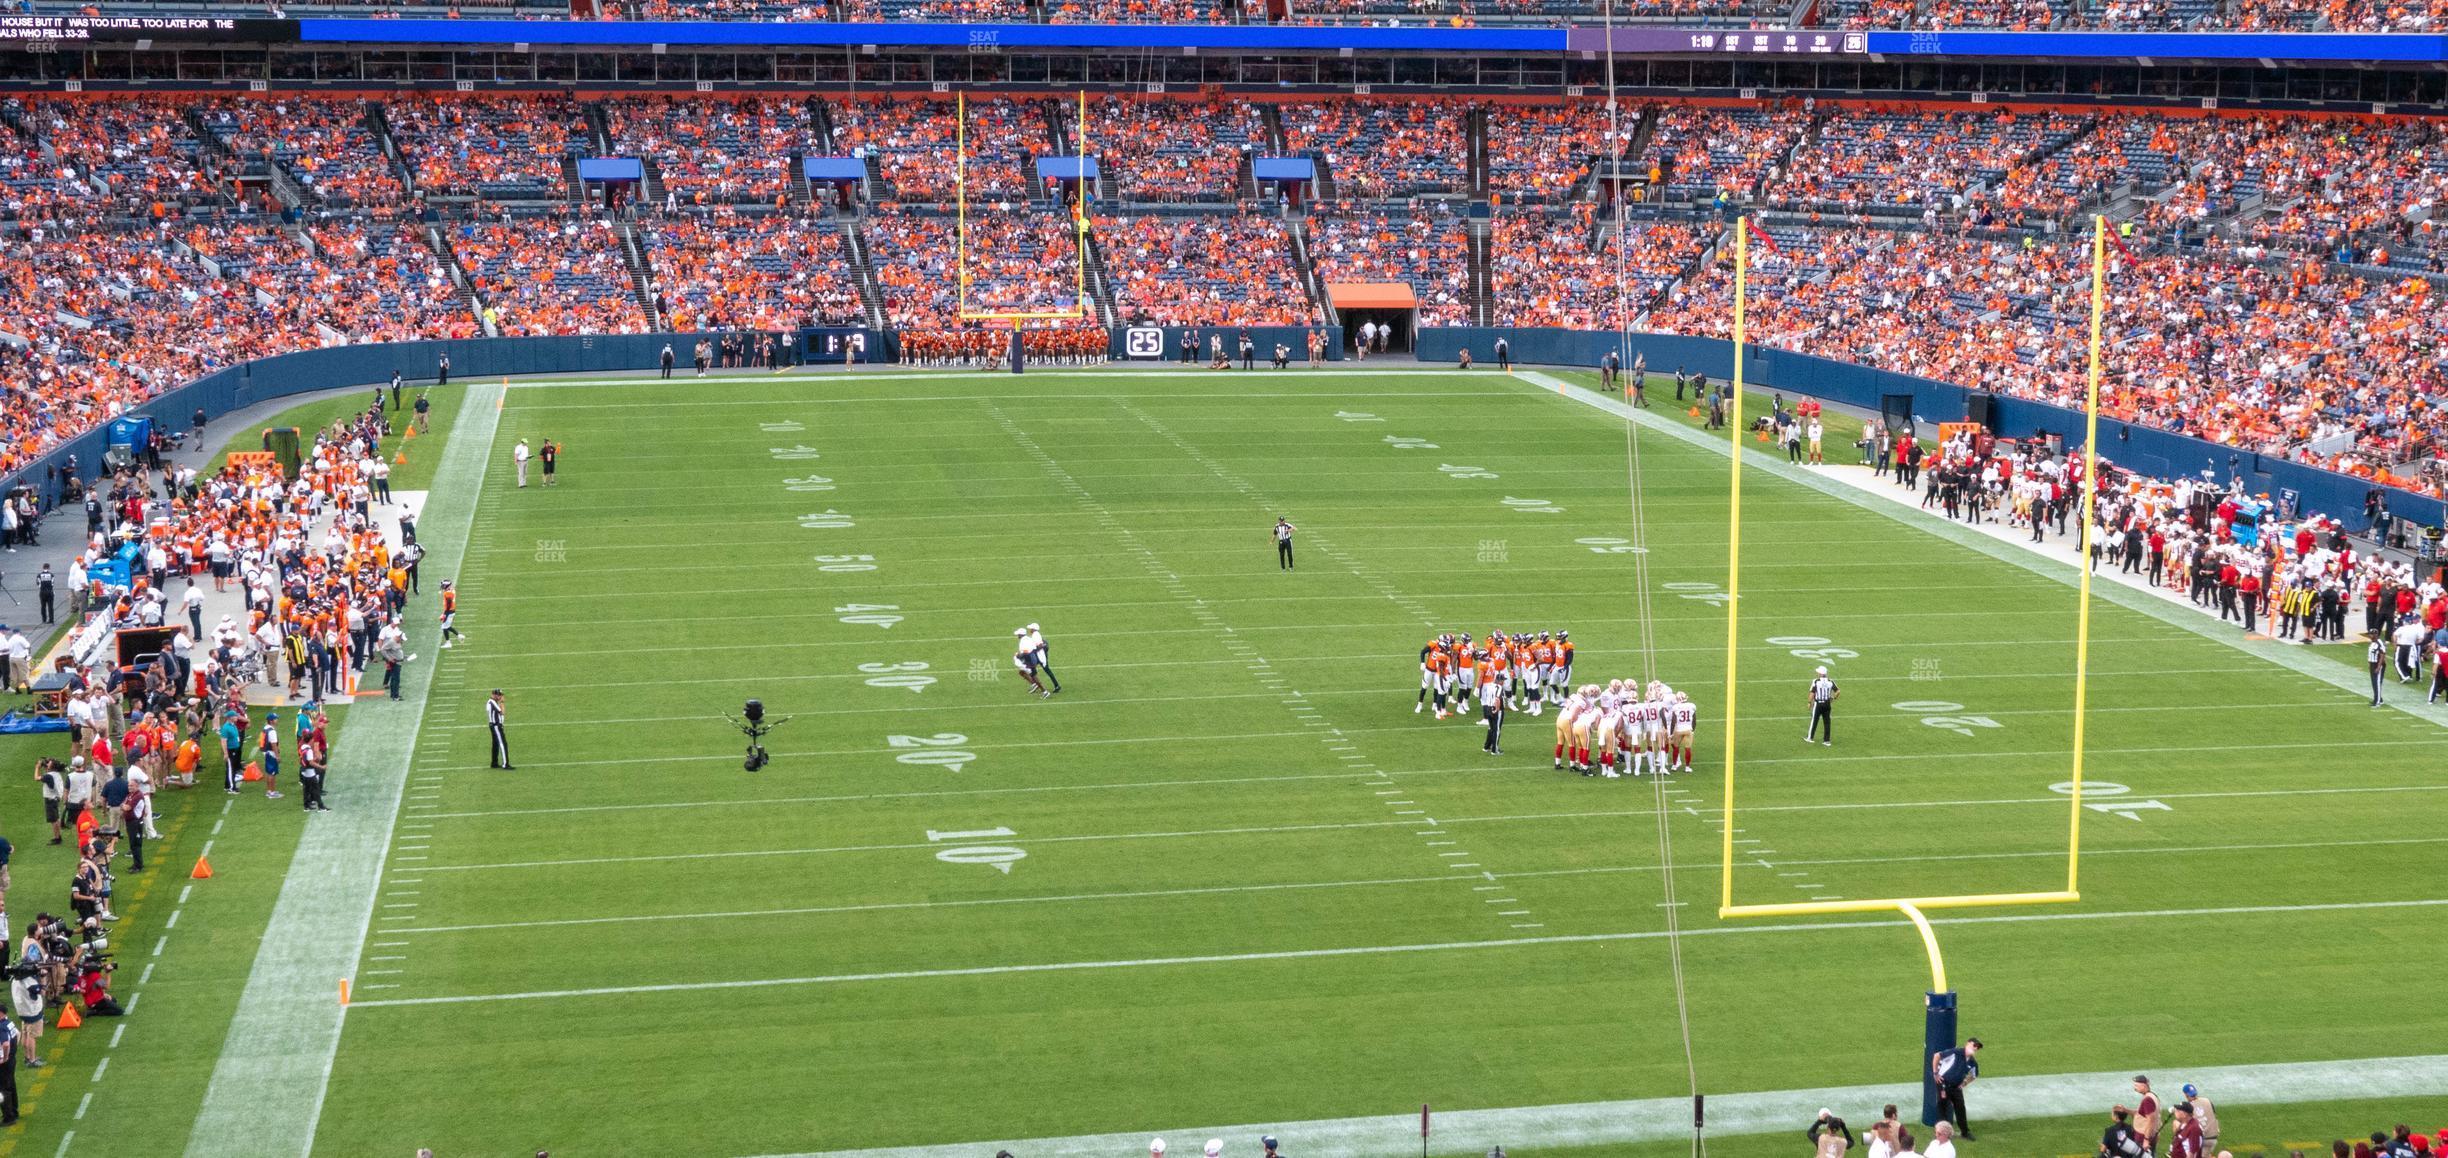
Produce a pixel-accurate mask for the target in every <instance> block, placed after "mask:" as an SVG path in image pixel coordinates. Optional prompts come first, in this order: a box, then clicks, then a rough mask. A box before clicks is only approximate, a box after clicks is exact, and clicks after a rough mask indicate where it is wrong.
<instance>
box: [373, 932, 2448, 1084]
mask: <svg viewBox="0 0 2448 1158" xmlns="http://www.w3.org/2000/svg"><path fill="white" fill-rule="evenodd" d="M2443 906H2448V897H2421V898H2414V899H2409V900H2398V901H2324V902H2316V903H2312V904H2300V905H2227V906H2221V907H2211V908H2198V909H2123V910H2094V911H2071V912H2049V913H2004V914H1999V915H1995V916H1985V917H1947V918H1943V919H1942V918H1938V917H1932V918H1930V919H1929V921H1930V924H1932V925H2000V924H2027V923H2031V922H2036V921H2126V920H2135V921H2162V920H2171V919H2175V918H2180V917H2185V918H2190V917H2234V916H2244V915H2248V914H2260V913H2339V912H2363V911H2372V910H2388V909H2433V908H2440V907H2443ZM1911 926H1912V922H1910V921H1897V920H1884V919H1880V920H1862V921H1818V922H1811V923H1807V924H1795V925H1714V926H1705V927H1701V928H1697V929H1685V930H1683V931H1682V934H1681V935H1682V936H1685V937H1712V938H1714V937H1765V936H1781V935H1784V934H1789V933H1824V932H1831V931H1837V930H1855V929H1884V928H1894V927H1906V928H1909V927H1911ZM1664 936H1666V932H1665V931H1664V930H1662V929H1661V930H1642V931H1635V932H1624V933H1572V934H1558V935H1555V936H1547V937H1503V938H1497V939H1493V940H1484V941H1435V942H1428V943H1424V944H1416V945H1361V946H1345V947H1339V948H1325V949H1277V950H1269V951H1264V952H1254V953H1208V954H1201V955H1196V956H1188V957H1139V958H1126V959H1121V960H1113V961H1050V962H1046V963H1044V964H1038V965H968V966H960V967H956V968H949V969H904V970H896V971H891V972H879V973H834V974H824V975H818V976H809V977H753V978H744V979H739V980H730V981H670V982H663V983H659V984H654V985H606V986H600V987H596V988H590V989H538V990H531V991H528V992H525V993H458V994H446V995H438V996H433V997H385V998H378V999H375V1000H373V1001H360V1002H358V1003H356V1004H355V1005H354V1006H352V1007H351V1008H356V1009H370V1008H377V1007H386V1008H397V1007H402V1006H413V1005H468V1004H474V1003H479V1002H492V1001H532V1000H541V999H546V998H573V997H634V996H639V995H643V994H649V993H696V992H705V991H709V990H731V989H773V988H783V987H796V986H807V985H844V984H853V983H858V982H867V981H924V980H934V979H939V978H946V977H999V976H1008V975H1011V974H1020V973H1069V972H1078V971H1082V970H1109V969H1150V968H1173V967H1181V966H1194V965H1236V964H1245V963H1249V962H1259V961H1302V960H1312V959H1316V958H1321V957H1375V956H1382V955H1387V954H1408V953H1448V952H1460V951H1468V950H1475V949H1518V948H1528V947H1534V946H1541V945H1593V944H1604V943H1608V942H1617V941H1653V940H1657V939H1658V938H1661V937H1664ZM1686 1104H1688V1103H1686Z"/></svg>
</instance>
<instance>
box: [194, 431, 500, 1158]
mask: <svg viewBox="0 0 2448 1158" xmlns="http://www.w3.org/2000/svg"><path fill="white" fill-rule="evenodd" d="M502 396H503V395H502V388H501V387H500V386H499V385H496V384H488V383H484V382H471V383H469V384H468V389H467V393H466V394H465V395H464V396H463V398H462V399H461V402H460V407H459V415H458V419H457V425H456V426H455V428H454V429H453V430H452V431H451V433H450V439H449V443H448V445H447V446H446V447H445V449H444V450H443V452H442V461H441V463H440V465H439V466H438V468H437V469H436V470H435V471H434V482H433V488H432V490H431V492H430V494H431V496H432V498H431V499H429V500H428V502H427V504H426V510H428V511H429V512H434V513H437V514H439V516H440V517H439V518H434V519H430V520H428V521H427V523H426V525H425V526H424V527H422V528H420V529H421V530H423V532H424V534H422V535H420V536H419V541H420V542H421V543H423V544H424V545H425V547H426V550H427V559H426V561H427V562H428V563H430V564H432V565H433V567H434V569H435V571H436V573H437V574H442V575H448V574H451V573H452V572H453V571H455V570H457V568H458V566H459V561H460V559H461V557H462V556H463V554H464V553H465V548H466V545H467V540H468V536H469V534H470V529H471V526H472V524H473V522H474V519H475V515H476V501H477V494H478V491H479V490H480V489H481V486H482V484H483V482H484V477H485V474H486V469H485V468H486V466H487V465H488V463H489V462H490V460H491V455H492V450H493V437H494V434H495V431H496V430H497V429H498V426H499V420H500V406H501V399H502ZM433 499H439V500H440V502H439V504H436V503H435V502H433V501H432V500H433ZM453 510H456V511H458V512H459V513H458V514H456V515H451V514H449V513H448V512H450V511H453ZM410 622H411V624H417V623H430V621H428V620H425V619H424V618H423V617H418V616H411V617H410ZM411 630H412V631H414V632H416V633H418V634H419V635H420V636H429V635H431V634H432V633H436V632H438V631H439V628H438V627H434V626H425V627H413V626H412V627H411ZM422 643H423V645H424V646H423V647H422V648H421V650H422V651H423V652H424V654H426V655H428V656H433V655H437V654H438V652H436V651H435V650H434V648H433V646H432V644H433V640H432V639H431V638H424V639H422ZM434 667H435V663H434V662H433V661H430V660H429V661H426V662H421V663H416V664H411V665H409V666H408V669H407V671H406V672H404V673H403V676H402V680H401V687H400V695H401V697H402V702H401V703H399V704H396V705H389V704H379V703H376V702H374V701H375V700H378V699H380V697H379V696H376V697H371V698H368V699H367V702H366V703H365V704H364V705H362V706H360V707H358V708H357V709H356V710H355V711H352V712H351V713H350V714H349V718H348V720H347V722H346V723H345V725H344V726H343V727H342V728H341V730H340V739H339V741H338V743H337V744H336V745H335V746H334V750H333V753H332V757H333V763H334V764H335V765H336V766H338V767H342V768H346V769H348V770H349V775H348V777H347V779H346V787H345V788H344V789H342V790H341V795H340V798H339V799H340V804H339V807H338V808H336V809H335V810H334V811H331V812H326V813H320V814H317V815H312V816H307V817H306V818H305V820H304V824H305V831H304V832H303V833H302V834H301V835H300V836H299V838H298V846H297V853H296V856H295V857H294V859H292V860H291V861H290V863H289V864H288V865H287V866H286V867H287V875H286V878H285V879H284V881H283V882H282V885H281V891H280V899H279V900H278V901H277V902H276V903H275V904H274V906H273V909H272V916H271V919H270V921H269V922H268V923H267V924H266V925H265V927H264V934H263V944H262V947H261V948H259V949H257V950H256V954H255V963H254V966H253V967H252V968H251V969H250V970H249V971H248V973H247V981H246V988H245V990H244V991H243V992H242V993H241V995H240V997H239V999H238V1009H237V1012H236V1013H235V1014H233V1015H232V1017H231V1019H230V1028H229V1035H228V1036H227V1037H225V1038H223V1039H222V1042H221V1053H220V1058H219V1060H218V1061H217V1062H215V1063H214V1065H213V1071H212V1080H211V1082H210V1084H208V1085H207V1086H206V1087H205V1090H204V1102H203V1105H202V1107H201V1108H199V1109H198V1111H197V1113H196V1118H195V1123H194V1125H193V1127H192V1128H191V1129H190V1131H189V1133H188V1135H187V1150H186V1153H187V1155H188V1158H224V1156H226V1158H259V1156H261V1155H266V1154H298V1155H305V1154H308V1153H310V1152H311V1151H312V1150H313V1148H314V1135H315V1128H316V1125H317V1123H318V1122H319V1121H320V1119H321V1117H322V1113H323V1095H324V1091H325V1090H326V1088H327V1087H328V1086H329V1084H330V1082H331V1070H332V1061H333V1059H334V1058H335V1057H336V1056H337V1055H338V1052H339V1048H340V1028H341V1023H342V1021H343V1019H344V1015H345V1013H346V1010H345V1009H344V1007H342V1006H341V1004H340V993H339V983H340V980H341V979H342V978H344V977H349V976H352V975H353V974H354V973H355V972H356V969H357V959H358V955H359V954H360V953H362V952H364V948H365V938H366V929H367V926H368V925H369V924H371V922H372V920H373V914H374V905H375V902H376V895H377V890H378V889H379V887H380V885H381V881H382V871H383V864H384V861H385V859H386V855H387V849H388V848H389V846H390V843H391V833H392V826H393V824H394V822H395V821H396V819H397V817H398V814H399V806H400V800H401V797H402V795H403V793H404V791H405V786H406V783H407V780H408V764H409V760H410V758H411V756H412V754H413V753H414V752H415V750H416V740H417V733H418V730H419V727H420V725H421V723H422V721H423V718H424V715H425V703H426V694H427V689H428V688H429V687H430V686H431V685H432V683H433V675H434ZM360 713H362V715H361V714H360Z"/></svg>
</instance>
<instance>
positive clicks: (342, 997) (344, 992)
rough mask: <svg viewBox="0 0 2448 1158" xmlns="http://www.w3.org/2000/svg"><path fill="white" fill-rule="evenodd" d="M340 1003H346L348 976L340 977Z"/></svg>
mask: <svg viewBox="0 0 2448 1158" xmlns="http://www.w3.org/2000/svg"><path fill="white" fill-rule="evenodd" d="M340 1004H342V1005H347V1004H348V978H346V977H343V978H341V979H340Z"/></svg>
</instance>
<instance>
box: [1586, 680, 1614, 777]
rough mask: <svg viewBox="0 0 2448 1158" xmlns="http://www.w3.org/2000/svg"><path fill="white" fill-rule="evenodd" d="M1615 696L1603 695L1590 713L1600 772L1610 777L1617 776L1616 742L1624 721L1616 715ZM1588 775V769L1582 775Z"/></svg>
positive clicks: (1592, 738)
mask: <svg viewBox="0 0 2448 1158" xmlns="http://www.w3.org/2000/svg"><path fill="white" fill-rule="evenodd" d="M1614 694H1615V693H1613V692H1605V693H1601V694H1600V695H1599V697H1598V702H1597V704H1596V705H1594V706H1593V707H1592V708H1591V709H1590V713H1589V715H1590V722H1589V730H1590V742H1591V744H1593V745H1594V746H1595V747H1596V748H1597V749H1598V771H1599V773H1600V774H1602V775H1605V776H1609V777H1612V776H1614V775H1615V740H1616V735H1617V732H1618V730H1619V729H1621V728H1622V726H1623V720H1622V719H1621V718H1620V717H1618V716H1617V715H1616V706H1615V705H1614V704H1613V703H1612V702H1610V701H1611V700H1612V699H1613V697H1614ZM1588 774H1589V770H1588V769H1586V768H1585V769H1583V770H1582V775H1585V776H1586V775H1588Z"/></svg>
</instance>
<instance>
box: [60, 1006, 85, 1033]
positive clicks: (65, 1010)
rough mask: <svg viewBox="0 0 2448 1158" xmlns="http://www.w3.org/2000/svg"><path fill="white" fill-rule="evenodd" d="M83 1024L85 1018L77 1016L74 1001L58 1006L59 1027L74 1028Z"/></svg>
mask: <svg viewBox="0 0 2448 1158" xmlns="http://www.w3.org/2000/svg"><path fill="white" fill-rule="evenodd" d="M83 1024H85V1019H84V1018H82V1017H78V1016H77V1011H76V1003H75V1002H70V1003H68V1004H66V1005H63V1006H60V1019H59V1027H60V1028H61V1029H75V1028H76V1027H78V1026H80V1025H83Z"/></svg>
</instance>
